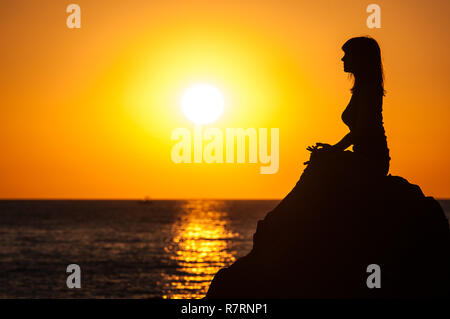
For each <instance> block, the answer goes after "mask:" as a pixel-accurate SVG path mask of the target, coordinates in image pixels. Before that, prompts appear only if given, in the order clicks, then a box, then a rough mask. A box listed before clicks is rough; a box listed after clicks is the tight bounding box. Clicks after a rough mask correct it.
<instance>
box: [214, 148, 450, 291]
mask: <svg viewBox="0 0 450 319" xmlns="http://www.w3.org/2000/svg"><path fill="white" fill-rule="evenodd" d="M316 153H317V152H316ZM449 248H450V234H449V225H448V221H447V219H446V217H445V215H444V212H443V210H442V208H441V207H440V205H439V203H438V202H437V201H436V200H434V199H433V198H432V197H425V196H424V194H423V193H422V191H421V190H420V188H419V187H418V186H416V185H412V184H410V183H408V181H406V180H405V179H403V178H401V177H398V176H391V175H389V176H385V177H376V176H372V175H371V173H370V171H367V169H366V168H363V167H361V165H360V164H359V162H358V161H357V160H355V159H354V156H353V153H352V152H339V153H336V152H325V151H323V152H319V154H315V155H314V158H312V160H311V161H310V163H309V165H308V166H307V168H306V169H305V170H304V172H303V174H302V176H301V178H300V180H299V181H298V183H297V184H296V186H295V187H294V189H293V190H292V191H291V192H290V193H289V194H288V195H287V196H286V198H285V199H283V200H282V201H281V202H280V204H279V205H278V206H277V207H276V208H275V209H274V210H273V211H271V212H269V213H268V214H267V215H266V217H265V218H264V220H261V221H259V222H258V226H257V230H256V233H255V234H254V245H253V249H252V251H251V252H250V253H249V254H248V255H247V256H245V257H243V258H240V259H238V260H237V261H236V262H235V263H234V264H233V265H231V266H230V267H228V268H224V269H221V270H220V271H219V272H218V273H217V274H216V276H215V277H214V280H213V281H212V283H211V286H210V288H209V291H208V293H207V296H206V298H409V297H413V298H415V297H442V296H447V297H448V296H449V290H448V289H449V287H450V285H449V283H450V280H449V275H450V271H449V269H450V262H449V252H450V249H449ZM371 264H376V265H379V266H380V269H381V288H372V289H369V288H368V286H367V283H366V280H367V278H368V277H369V275H371V273H368V272H367V267H368V265H371Z"/></svg>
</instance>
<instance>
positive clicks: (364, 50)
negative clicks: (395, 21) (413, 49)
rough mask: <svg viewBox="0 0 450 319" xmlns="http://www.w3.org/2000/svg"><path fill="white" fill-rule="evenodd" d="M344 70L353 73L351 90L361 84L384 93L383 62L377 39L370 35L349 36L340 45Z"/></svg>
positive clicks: (354, 89) (353, 90) (355, 89)
mask: <svg viewBox="0 0 450 319" xmlns="http://www.w3.org/2000/svg"><path fill="white" fill-rule="evenodd" d="M342 50H343V51H344V53H345V54H344V57H343V58H342V61H343V62H344V71H345V72H349V73H351V74H353V76H354V77H355V84H354V86H353V88H352V92H355V91H357V90H358V89H359V88H360V87H361V86H370V87H372V88H374V89H375V88H376V89H377V90H380V92H381V93H382V94H384V84H383V64H382V62H381V52H380V47H379V46H378V43H377V41H375V39H372V38H370V37H357V38H351V39H350V40H348V41H347V42H345V43H344V45H343V46H342Z"/></svg>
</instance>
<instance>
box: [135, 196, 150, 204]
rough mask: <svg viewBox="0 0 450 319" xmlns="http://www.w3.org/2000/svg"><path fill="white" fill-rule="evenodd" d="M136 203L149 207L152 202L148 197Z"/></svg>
mask: <svg viewBox="0 0 450 319" xmlns="http://www.w3.org/2000/svg"><path fill="white" fill-rule="evenodd" d="M138 203H139V204H144V205H150V204H153V201H152V200H151V199H150V198H149V197H148V196H145V198H144V199H141V200H140V201H138Z"/></svg>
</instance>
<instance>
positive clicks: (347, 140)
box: [332, 132, 353, 151]
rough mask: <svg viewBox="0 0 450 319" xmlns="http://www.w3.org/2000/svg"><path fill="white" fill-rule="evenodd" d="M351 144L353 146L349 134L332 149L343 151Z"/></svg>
mask: <svg viewBox="0 0 450 319" xmlns="http://www.w3.org/2000/svg"><path fill="white" fill-rule="evenodd" d="M352 144H353V136H352V133H351V132H350V133H348V134H347V135H345V136H344V137H343V138H342V139H341V140H340V141H339V142H338V143H336V144H335V145H333V146H332V147H333V148H334V149H336V150H339V151H345V149H346V148H348V147H349V146H350V145H352Z"/></svg>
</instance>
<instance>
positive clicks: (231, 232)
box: [0, 200, 278, 298]
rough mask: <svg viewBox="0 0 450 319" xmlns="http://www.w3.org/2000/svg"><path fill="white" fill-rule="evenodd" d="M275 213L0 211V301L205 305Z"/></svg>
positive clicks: (222, 209) (157, 204) (245, 208)
mask: <svg viewBox="0 0 450 319" xmlns="http://www.w3.org/2000/svg"><path fill="white" fill-rule="evenodd" d="M277 203H278V201H211V200H195V201H153V202H151V203H150V204H140V203H138V202H136V201H0V243H1V245H0V274H1V275H0V297H1V298H11V297H27V298H55V297H56V298H73V297H81V298H91V297H96V298H122V297H126V298H155V297H156V298H202V297H204V295H205V294H206V291H207V289H208V287H209V284H210V282H211V280H212V278H213V276H214V274H215V273H216V272H217V271H218V270H219V269H220V268H222V267H224V266H227V265H229V264H231V263H232V262H234V261H235V260H236V258H238V257H240V256H243V255H245V254H247V253H248V252H249V251H250V250H251V247H252V236H253V233H254V232H255V230H256V223H257V221H258V220H259V219H262V218H263V217H264V216H265V214H266V213H267V212H268V211H270V210H271V209H272V208H274V207H275V206H276V204H277ZM72 263H75V264H78V265H79V266H80V267H81V283H82V288H81V289H68V288H67V286H66V277H67V274H66V267H67V265H69V264H72Z"/></svg>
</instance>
